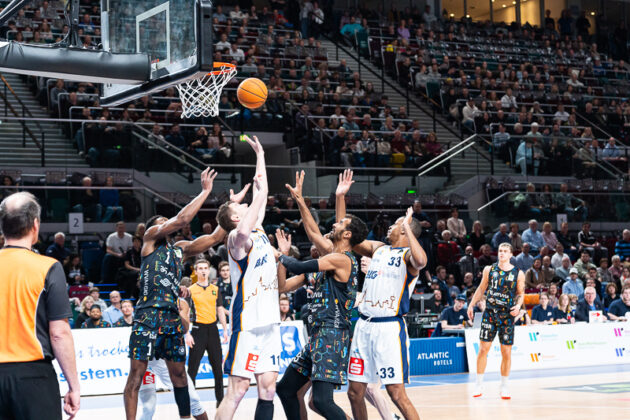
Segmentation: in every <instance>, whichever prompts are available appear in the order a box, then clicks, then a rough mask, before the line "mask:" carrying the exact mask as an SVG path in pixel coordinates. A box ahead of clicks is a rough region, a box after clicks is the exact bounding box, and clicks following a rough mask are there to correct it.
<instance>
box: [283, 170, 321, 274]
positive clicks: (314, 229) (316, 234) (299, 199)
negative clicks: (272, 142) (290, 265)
mask: <svg viewBox="0 0 630 420" xmlns="http://www.w3.org/2000/svg"><path fill="white" fill-rule="evenodd" d="M303 184H304V171H301V172H296V173H295V187H292V186H290V185H289V184H286V187H287V189H288V190H289V192H290V193H291V197H293V199H294V200H295V202H296V204H297V205H298V208H299V209H300V216H302V223H303V224H304V230H305V231H306V235H307V236H308V239H309V240H310V241H311V243H312V244H313V245H315V247H316V248H317V251H319V255H326V254H329V253H330V252H332V249H333V243H332V241H331V240H330V239H327V238H325V237H324V236H323V235H322V233H321V232H320V231H319V226H318V225H317V223H315V219H313V215H312V214H311V210H310V209H309V208H308V207H307V206H306V203H305V202H304V197H303V196H302V185H303ZM313 271H319V270H313ZM306 272H307V273H309V272H311V271H306Z"/></svg>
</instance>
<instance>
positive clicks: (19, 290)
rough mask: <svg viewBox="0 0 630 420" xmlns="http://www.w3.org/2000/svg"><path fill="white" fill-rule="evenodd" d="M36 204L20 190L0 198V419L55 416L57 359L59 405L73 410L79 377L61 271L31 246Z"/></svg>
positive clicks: (57, 408) (57, 416)
mask: <svg viewBox="0 0 630 420" xmlns="http://www.w3.org/2000/svg"><path fill="white" fill-rule="evenodd" d="M40 212H41V208H40V206H39V204H38V203H37V200H36V199H35V197H34V196H33V195H32V194H30V193H26V192H19V193H15V194H12V195H10V196H8V197H7V198H5V199H4V200H3V201H2V203H0V229H1V230H2V233H3V234H4V236H5V238H6V242H5V246H4V248H2V249H0V267H2V270H0V320H2V322H0V419H25V420H26V419H46V420H48V419H51V420H56V419H59V420H60V419H61V403H60V399H59V396H60V391H59V382H57V374H56V373H55V369H54V368H53V365H52V359H53V358H55V357H56V358H57V361H58V362H59V365H60V366H61V370H62V371H63V375H64V378H65V381H66V382H67V384H68V387H69V390H68V393H67V394H66V396H65V397H64V405H63V409H64V411H65V412H66V414H68V415H69V416H70V418H74V416H75V415H76V414H77V412H78V411H79V405H80V400H79V395H80V392H79V378H78V376H77V367H76V361H75V353H74V341H73V340H72V333H71V332H70V325H69V324H68V318H69V317H71V316H72V312H71V311H70V303H69V300H68V293H67V292H66V276H65V274H64V271H63V268H62V266H61V264H60V263H59V262H58V261H57V260H55V259H54V258H50V257H44V256H41V255H38V254H36V253H34V252H32V251H31V247H32V246H33V244H35V243H36V242H37V237H38V235H39V225H40Z"/></svg>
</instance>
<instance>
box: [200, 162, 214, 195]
mask: <svg viewBox="0 0 630 420" xmlns="http://www.w3.org/2000/svg"><path fill="white" fill-rule="evenodd" d="M217 175H218V173H217V172H216V171H215V170H214V169H212V170H210V168H206V169H205V170H204V171H203V172H202V173H201V189H202V190H204V191H212V184H213V183H214V178H216V177H217Z"/></svg>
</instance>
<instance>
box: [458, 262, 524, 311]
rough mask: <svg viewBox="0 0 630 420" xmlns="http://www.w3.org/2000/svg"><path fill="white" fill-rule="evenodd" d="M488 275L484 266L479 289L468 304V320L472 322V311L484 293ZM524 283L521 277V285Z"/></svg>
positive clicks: (488, 271)
mask: <svg viewBox="0 0 630 420" xmlns="http://www.w3.org/2000/svg"><path fill="white" fill-rule="evenodd" d="M489 275H490V266H489V265H488V266H485V267H484V268H483V276H481V283H479V287H477V290H475V294H474V295H473V297H472V299H470V302H469V303H468V311H467V312H468V319H469V320H471V321H472V319H473V309H474V308H475V305H476V304H477V302H478V301H479V299H481V297H482V296H483V295H484V294H485V293H486V289H487V288H488V276H489ZM524 283H525V277H523V284H524Z"/></svg>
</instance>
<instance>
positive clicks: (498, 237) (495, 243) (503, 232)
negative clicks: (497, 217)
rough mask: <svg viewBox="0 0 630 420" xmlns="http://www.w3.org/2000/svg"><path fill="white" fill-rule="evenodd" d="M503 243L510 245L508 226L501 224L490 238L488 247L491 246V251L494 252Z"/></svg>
mask: <svg viewBox="0 0 630 420" xmlns="http://www.w3.org/2000/svg"><path fill="white" fill-rule="evenodd" d="M504 242H507V243H510V235H509V234H508V226H507V225H506V224H505V223H501V224H500V225H499V230H498V231H497V233H495V234H494V236H493V237H492V241H490V245H492V249H493V250H494V251H498V250H499V245H501V244H502V243H504Z"/></svg>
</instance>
